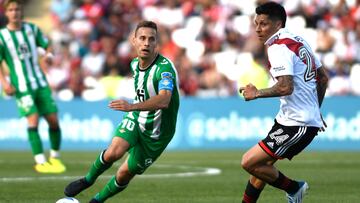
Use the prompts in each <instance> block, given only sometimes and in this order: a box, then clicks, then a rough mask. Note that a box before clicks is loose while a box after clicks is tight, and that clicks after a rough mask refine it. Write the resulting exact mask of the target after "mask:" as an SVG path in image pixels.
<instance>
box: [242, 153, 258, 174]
mask: <svg viewBox="0 0 360 203" xmlns="http://www.w3.org/2000/svg"><path fill="white" fill-rule="evenodd" d="M241 167H242V168H243V169H244V170H246V171H248V172H251V171H253V170H255V167H254V165H253V164H252V162H251V161H250V157H249V156H248V155H247V154H244V155H243V157H242V159H241Z"/></svg>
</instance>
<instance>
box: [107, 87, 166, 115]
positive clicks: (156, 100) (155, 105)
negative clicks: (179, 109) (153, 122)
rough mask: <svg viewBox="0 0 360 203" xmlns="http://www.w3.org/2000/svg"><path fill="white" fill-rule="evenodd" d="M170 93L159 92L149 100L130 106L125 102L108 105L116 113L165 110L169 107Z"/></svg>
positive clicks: (117, 101) (120, 100)
mask: <svg viewBox="0 0 360 203" xmlns="http://www.w3.org/2000/svg"><path fill="white" fill-rule="evenodd" d="M171 95H172V92H171V91H170V90H160V92H159V94H158V95H156V96H153V97H151V98H150V99H148V100H146V101H144V102H139V103H136V104H130V103H129V102H127V101H126V100H122V99H119V100H113V101H111V102H110V103H109V107H110V108H111V109H114V110H117V111H125V112H129V111H153V110H158V109H166V108H167V107H168V106H169V103H170V100H171Z"/></svg>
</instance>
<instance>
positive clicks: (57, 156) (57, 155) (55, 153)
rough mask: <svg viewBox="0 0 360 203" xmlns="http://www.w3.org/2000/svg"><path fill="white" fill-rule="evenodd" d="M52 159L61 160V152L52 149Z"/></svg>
mask: <svg viewBox="0 0 360 203" xmlns="http://www.w3.org/2000/svg"><path fill="white" fill-rule="evenodd" d="M50 157H51V158H59V157H60V152H59V151H58V150H53V149H50Z"/></svg>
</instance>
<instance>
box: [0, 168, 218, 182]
mask: <svg viewBox="0 0 360 203" xmlns="http://www.w3.org/2000/svg"><path fill="white" fill-rule="evenodd" d="M181 167H182V168H185V167H187V166H181ZM189 168H195V167H189ZM196 168H197V169H200V167H196ZM201 169H203V171H198V172H182V173H163V174H143V175H140V176H138V177H139V178H168V177H193V176H212V175H218V174H220V173H221V170H220V169H218V168H201ZM111 177H112V176H109V175H105V176H100V177H99V178H100V179H105V178H106V179H108V178H111ZM77 178H79V176H46V177H1V178H0V182H28V181H47V180H74V179H77Z"/></svg>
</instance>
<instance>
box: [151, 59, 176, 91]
mask: <svg viewBox="0 0 360 203" xmlns="http://www.w3.org/2000/svg"><path fill="white" fill-rule="evenodd" d="M156 76H157V80H158V91H160V90H169V91H171V92H172V91H173V89H174V87H175V85H176V73H175V71H174V70H173V67H172V65H171V63H170V62H169V61H167V60H164V61H163V62H162V63H160V67H159V70H158V72H157V75H156Z"/></svg>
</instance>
